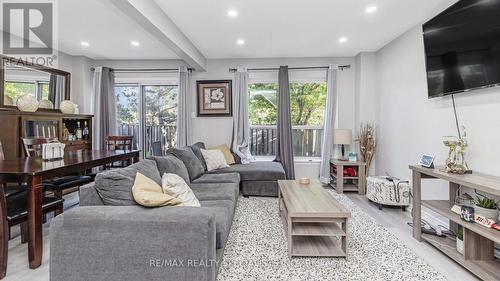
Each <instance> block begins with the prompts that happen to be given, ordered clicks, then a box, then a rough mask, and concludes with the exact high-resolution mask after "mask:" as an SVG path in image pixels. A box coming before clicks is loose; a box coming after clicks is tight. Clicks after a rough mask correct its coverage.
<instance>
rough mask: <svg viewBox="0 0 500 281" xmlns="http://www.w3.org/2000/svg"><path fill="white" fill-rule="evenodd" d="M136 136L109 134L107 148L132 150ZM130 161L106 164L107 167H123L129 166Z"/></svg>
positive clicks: (110, 149)
mask: <svg viewBox="0 0 500 281" xmlns="http://www.w3.org/2000/svg"><path fill="white" fill-rule="evenodd" d="M133 141H134V136H107V137H106V143H105V144H106V150H109V151H112V150H132V143H133ZM130 164H131V163H130V161H118V162H115V163H111V164H108V165H106V166H105V169H111V168H123V167H126V166H129V165H130Z"/></svg>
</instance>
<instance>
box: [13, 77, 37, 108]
mask: <svg viewBox="0 0 500 281" xmlns="http://www.w3.org/2000/svg"><path fill="white" fill-rule="evenodd" d="M36 90H37V89H36V85H35V83H32V82H18V81H5V96H7V97H10V98H11V99H12V102H14V104H15V103H16V101H17V99H18V98H20V97H22V96H24V95H28V94H29V95H33V96H35V97H36Z"/></svg>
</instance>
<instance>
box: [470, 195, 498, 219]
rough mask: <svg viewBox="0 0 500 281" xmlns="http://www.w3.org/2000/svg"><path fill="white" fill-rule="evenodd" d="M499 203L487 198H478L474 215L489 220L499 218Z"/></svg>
mask: <svg viewBox="0 0 500 281" xmlns="http://www.w3.org/2000/svg"><path fill="white" fill-rule="evenodd" d="M497 206H498V202H496V201H495V200H493V199H491V198H488V197H486V196H482V198H480V197H476V202H475V205H474V213H476V214H477V215H481V216H483V217H485V218H488V219H495V218H497V217H498V209H497Z"/></svg>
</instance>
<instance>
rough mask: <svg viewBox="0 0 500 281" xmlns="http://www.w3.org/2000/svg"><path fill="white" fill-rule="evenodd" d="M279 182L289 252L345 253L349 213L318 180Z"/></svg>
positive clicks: (308, 254)
mask: <svg viewBox="0 0 500 281" xmlns="http://www.w3.org/2000/svg"><path fill="white" fill-rule="evenodd" d="M278 185H279V192H278V199H279V211H280V216H282V217H283V218H284V220H283V221H284V225H285V229H286V232H287V233H286V235H287V238H288V253H289V256H290V257H294V256H318V257H347V239H348V234H347V223H348V219H349V218H350V216H351V213H350V212H349V211H348V210H347V209H346V208H345V207H344V206H342V204H340V202H338V201H337V200H336V199H335V198H333V196H331V195H330V194H329V193H328V192H327V191H326V190H325V189H324V188H323V186H322V185H321V183H320V182H319V180H311V183H310V184H308V185H302V184H299V182H298V181H296V180H279V181H278Z"/></svg>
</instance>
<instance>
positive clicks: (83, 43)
mask: <svg viewBox="0 0 500 281" xmlns="http://www.w3.org/2000/svg"><path fill="white" fill-rule="evenodd" d="M80 45H82V46H83V47H88V46H90V44H89V42H87V41H82V42H80Z"/></svg>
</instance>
